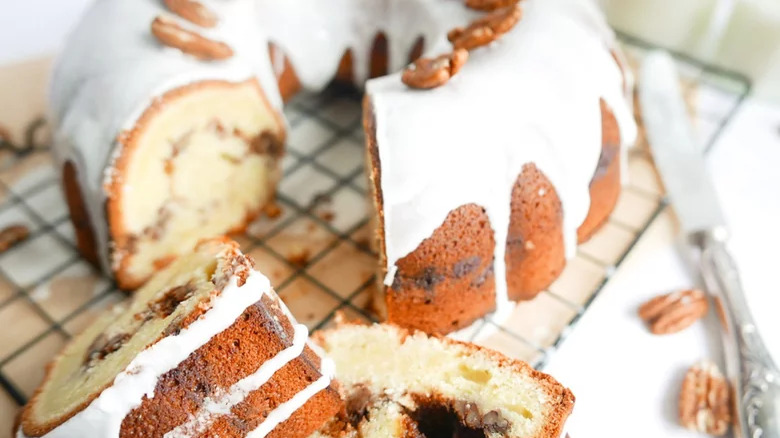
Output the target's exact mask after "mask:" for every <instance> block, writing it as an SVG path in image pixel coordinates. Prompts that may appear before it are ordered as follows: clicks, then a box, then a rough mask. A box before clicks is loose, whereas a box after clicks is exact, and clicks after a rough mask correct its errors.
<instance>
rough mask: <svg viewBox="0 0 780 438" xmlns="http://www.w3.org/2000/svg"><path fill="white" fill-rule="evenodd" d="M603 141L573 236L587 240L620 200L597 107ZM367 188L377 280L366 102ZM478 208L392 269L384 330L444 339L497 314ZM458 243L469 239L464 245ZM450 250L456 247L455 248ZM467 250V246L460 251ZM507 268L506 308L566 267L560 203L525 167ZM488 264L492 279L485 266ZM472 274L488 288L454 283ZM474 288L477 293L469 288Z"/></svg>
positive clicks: (375, 176)
mask: <svg viewBox="0 0 780 438" xmlns="http://www.w3.org/2000/svg"><path fill="white" fill-rule="evenodd" d="M600 109H601V113H602V125H603V129H602V131H603V136H602V137H603V141H602V153H601V159H600V160H599V165H598V167H597V169H596V172H595V173H594V176H593V179H592V181H591V184H590V195H591V199H592V203H591V207H590V209H589V211H588V216H587V218H586V220H585V221H584V222H583V224H582V225H581V226H580V227H579V229H578V237H579V238H580V239H581V241H584V240H587V238H589V237H590V236H591V235H592V234H593V233H595V232H596V231H597V230H598V229H599V227H600V226H601V225H602V224H603V223H604V222H605V221H606V220H607V218H608V217H609V215H610V214H611V212H612V210H613V209H614V207H615V204H616V202H617V197H618V194H619V193H620V184H621V182H620V160H619V154H620V135H619V131H618V126H617V122H616V120H615V118H614V115H612V112H611V111H610V110H609V108H607V106H606V104H605V103H604V101H603V100H602V101H601V104H600ZM363 125H364V130H365V132H366V149H367V152H366V155H367V157H366V159H367V169H368V176H369V180H370V181H369V187H371V189H372V196H373V203H374V207H375V211H376V213H377V215H376V218H375V220H376V222H377V227H376V241H377V245H376V246H377V248H378V251H379V257H380V266H382V271H381V272H380V278H384V275H385V274H386V269H387V260H386V255H385V247H384V239H385V236H384V225H383V223H384V213H383V211H384V210H383V197H382V186H381V180H382V178H381V175H382V169H381V163H380V161H379V150H378V147H377V143H376V120H375V119H374V114H373V109H372V107H371V101H370V99H369V97H368V96H366V97H365V98H364V100H363ZM480 210H482V208H481V207H479V206H476V205H463V206H460V207H458V208H456V209H455V210H453V211H451V212H450V214H449V215H448V216H447V219H446V220H445V221H444V223H442V225H441V226H440V227H439V228H437V229H436V230H435V231H434V232H433V234H432V235H431V237H429V238H428V239H426V240H424V241H423V242H422V243H421V244H420V245H419V246H418V247H417V248H416V249H415V250H414V251H413V252H412V253H410V254H408V255H407V256H405V257H404V258H402V259H401V260H399V261H398V263H397V264H396V266H397V267H398V271H397V274H396V281H394V282H393V285H392V286H390V287H385V286H384V285H382V286H381V287H382V288H383V289H384V303H382V305H377V307H378V308H380V309H384V313H386V315H387V319H388V321H390V322H393V323H396V324H399V325H402V326H405V327H410V328H415V329H420V330H423V331H426V332H429V333H449V332H452V331H454V330H457V329H459V328H463V327H466V326H468V325H469V324H470V323H471V322H473V321H474V320H476V319H477V318H479V317H481V316H484V315H485V314H487V313H489V312H490V311H492V310H493V309H494V307H495V304H494V301H495V287H494V286H495V281H496V280H495V278H494V276H493V272H492V258H493V253H494V245H495V243H494V240H493V233H492V231H491V229H490V223H489V221H488V219H487V215H486V214H484V211H481V212H480ZM461 235H466V236H469V238H468V239H463V238H462V237H460V236H461ZM455 242H459V243H458V244H457V245H455V244H454V243H455ZM464 242H465V244H464ZM506 245H507V250H506V255H505V262H506V266H507V293H508V296H509V298H510V299H512V300H528V299H532V298H534V297H535V296H536V295H538V294H539V293H540V292H541V291H543V290H545V289H546V288H547V287H549V286H550V284H552V282H553V281H555V279H556V278H557V277H558V276H559V275H560V273H561V272H562V271H563V268H564V267H565V265H566V257H565V247H564V241H563V212H562V207H561V202H560V199H559V198H558V195H557V193H556V191H555V188H554V187H553V186H552V184H551V183H550V181H549V180H548V179H547V177H546V176H545V175H544V174H543V173H542V172H541V171H539V170H538V169H537V168H536V166H535V165H533V164H532V163H531V164H527V165H525V166H524V167H523V171H522V172H521V174H520V175H518V177H517V180H516V182H515V186H514V188H513V190H512V199H511V217H510V224H509V232H508V236H507V242H506ZM487 260H491V263H490V271H486V270H485V268H486V261H487ZM475 265H476V266H477V268H476V270H477V272H478V274H481V275H482V276H484V277H485V278H487V280H486V281H484V282H481V281H476V282H474V280H475V278H474V277H473V276H470V277H468V279H469V281H466V280H463V278H462V277H458V276H457V275H455V273H456V271H457V272H462V269H463V266H468V267H471V266H475ZM474 286H477V287H474ZM491 301H492V302H491Z"/></svg>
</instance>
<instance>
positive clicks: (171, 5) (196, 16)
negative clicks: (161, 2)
mask: <svg viewBox="0 0 780 438" xmlns="http://www.w3.org/2000/svg"><path fill="white" fill-rule="evenodd" d="M165 6H167V7H168V10H170V11H171V12H173V13H174V14H176V15H178V16H179V17H181V18H183V19H185V20H187V21H189V22H190V23H193V24H197V25H198V26H201V27H214V26H216V25H217V22H218V21H219V20H218V19H217V16H216V14H214V12H212V11H211V10H210V9H209V8H207V7H205V6H203V4H202V3H200V2H198V1H195V0H165Z"/></svg>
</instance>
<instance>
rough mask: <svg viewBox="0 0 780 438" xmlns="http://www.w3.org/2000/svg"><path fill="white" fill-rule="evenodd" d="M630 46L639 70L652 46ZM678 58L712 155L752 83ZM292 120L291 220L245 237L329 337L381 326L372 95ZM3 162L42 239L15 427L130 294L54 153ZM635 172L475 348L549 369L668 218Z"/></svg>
mask: <svg viewBox="0 0 780 438" xmlns="http://www.w3.org/2000/svg"><path fill="white" fill-rule="evenodd" d="M623 40H624V41H625V42H626V46H627V47H626V49H627V52H628V54H629V57H632V58H634V59H640V58H641V56H642V54H643V53H644V52H645V51H646V50H648V48H650V46H649V45H647V44H644V43H642V42H641V41H637V40H635V39H632V38H630V37H624V38H623ZM677 60H678V61H679V65H680V69H681V72H682V74H683V75H684V77H685V81H684V83H685V84H687V86H686V90H687V92H689V93H691V92H696V94H697V95H698V99H699V102H700V104H699V106H698V108H697V111H696V123H697V125H698V128H699V132H700V134H701V141H702V144H703V145H706V146H707V147H709V146H711V145H712V144H713V143H714V142H715V140H716V139H717V137H718V135H719V133H720V132H721V130H722V129H723V127H724V126H725V125H726V124H727V123H728V121H729V120H730V119H731V117H732V116H733V114H734V113H735V112H736V110H737V109H738V107H739V105H740V104H741V102H742V100H743V99H744V97H745V96H746V95H747V94H748V92H749V88H750V84H749V82H748V81H747V80H746V79H744V78H743V77H741V76H739V75H736V74H733V73H730V72H726V71H723V70H719V69H716V68H714V67H710V66H706V65H702V64H700V63H698V62H696V61H694V60H692V59H688V58H686V57H684V56H681V55H678V56H677ZM702 102H709V103H707V104H702ZM285 115H286V116H287V119H288V121H289V125H290V133H289V137H288V140H289V144H288V154H287V156H286V158H285V159H284V161H283V169H284V178H283V180H282V182H281V184H280V187H279V193H278V202H279V205H280V207H281V208H282V214H281V216H280V217H278V218H276V219H273V220H272V219H269V218H266V217H262V218H260V219H258V220H257V221H255V222H254V223H252V224H251V225H250V226H249V227H248V229H247V230H246V232H245V233H244V234H242V235H239V236H235V237H236V239H237V240H238V241H239V242H240V243H241V245H242V249H243V250H244V251H245V252H246V253H249V254H251V255H252V256H253V257H254V258H255V260H256V261H257V265H258V268H259V269H260V270H261V271H263V272H264V273H265V274H266V275H267V276H269V278H270V279H271V281H272V283H273V284H274V285H275V286H276V290H277V291H278V293H279V295H280V296H281V297H282V298H283V299H284V300H285V302H286V303H287V305H288V306H289V307H290V309H291V311H292V312H293V313H294V314H295V316H296V317H297V318H298V319H299V320H300V321H301V322H303V323H305V324H306V325H307V326H309V328H310V329H312V330H317V329H320V328H322V327H326V326H328V325H329V324H331V323H332V321H333V318H334V315H335V314H336V312H338V311H342V312H345V313H346V314H347V316H348V317H350V318H356V319H365V320H376V317H375V315H373V314H372V313H371V312H370V310H368V307H367V304H368V301H369V297H370V296H371V294H372V293H373V291H374V288H375V287H376V282H375V277H374V275H375V274H374V273H375V265H376V262H375V257H376V255H375V254H374V253H373V252H372V251H371V249H370V248H369V245H368V242H369V239H370V233H371V230H370V229H369V225H368V221H369V219H368V217H369V213H368V210H369V209H368V206H367V204H366V201H365V199H366V194H367V187H366V180H365V176H364V169H363V155H362V154H363V153H362V151H363V146H362V145H363V132H362V128H361V122H360V96H359V94H357V93H356V92H354V91H350V90H345V89H341V88H330V89H328V90H326V91H325V92H324V93H321V94H306V93H303V94H300V95H299V96H297V97H296V98H295V99H294V100H293V101H292V102H290V103H289V104H288V105H287V106H286V108H285ZM0 163H3V164H2V167H0V228H2V227H4V226H6V225H10V224H12V223H22V224H25V225H27V226H28V227H29V228H30V230H31V234H30V237H29V238H28V239H27V240H26V241H25V242H23V243H21V244H20V245H18V246H16V247H15V248H13V249H11V250H9V251H7V252H5V253H3V254H0V324H2V328H0V387H2V389H3V391H0V427H5V426H2V423H3V422H5V421H11V418H12V416H13V411H14V410H15V407H16V406H17V405H22V404H23V403H25V401H26V400H27V398H28V397H29V396H30V395H31V394H32V392H33V391H34V389H35V387H36V386H37V385H38V383H39V382H40V380H41V378H42V376H43V368H44V365H45V363H47V362H48V361H49V360H50V359H51V357H52V356H53V355H54V354H55V353H56V352H57V351H58V350H59V349H60V348H61V347H62V346H63V345H64V343H65V342H66V341H67V340H68V338H70V337H71V336H72V335H73V334H75V333H77V332H79V331H80V330H81V329H83V328H84V327H85V326H86V325H87V324H89V322H90V321H91V320H92V319H93V318H94V317H95V316H96V315H97V314H98V313H99V312H100V311H101V310H103V309H105V308H106V307H108V306H110V305H112V304H114V303H116V302H118V301H120V300H122V299H124V298H125V294H123V293H122V292H120V291H118V290H117V289H116V287H115V285H114V284H113V283H112V282H111V281H110V280H108V279H106V278H104V277H103V276H102V275H101V274H100V273H99V272H97V271H96V270H94V268H92V267H91V266H90V265H89V264H87V263H86V262H84V261H83V260H81V258H80V257H79V256H78V254H77V252H76V248H75V246H74V236H73V231H72V228H71V226H70V222H69V220H68V217H67V209H66V207H65V204H64V202H63V200H62V198H61V196H60V189H59V185H58V183H57V181H56V173H55V171H54V170H53V169H52V167H51V160H50V157H49V153H48V152H47V151H46V150H28V151H26V152H19V151H15V152H12V151H10V150H8V148H5V150H0ZM628 169H629V177H628V184H627V185H626V187H625V188H624V190H623V192H622V195H621V198H620V201H619V204H618V206H617V208H616V210H615V212H614V213H613V215H612V217H611V218H610V220H609V222H608V223H607V224H606V225H605V226H604V227H603V228H602V229H601V231H600V232H599V233H598V234H597V235H596V236H594V238H593V239H591V241H589V242H588V243H586V244H584V245H582V246H580V248H579V249H578V252H577V256H576V257H575V258H574V259H572V260H570V261H569V264H568V266H567V268H566V270H565V272H564V273H563V275H562V276H561V277H560V278H559V280H558V281H556V282H555V283H554V284H553V285H552V286H551V287H550V288H549V290H547V291H545V292H543V293H542V294H541V295H540V296H539V297H537V298H536V299H535V300H533V301H529V302H524V303H520V304H518V305H517V307H516V308H515V311H514V314H513V315H512V317H510V319H509V321H508V322H507V323H505V324H503V325H498V324H496V323H494V322H493V321H492V320H491V319H490V318H489V317H488V318H484V319H483V320H481V321H478V322H477V323H476V324H475V325H473V326H472V327H471V328H470V329H468V331H467V332H466V333H465V336H467V337H468V338H470V339H477V340H478V342H479V343H481V344H483V345H486V346H489V347H492V348H495V349H498V350H500V351H503V352H504V353H507V354H509V355H511V356H514V357H519V358H522V359H525V360H527V361H529V362H531V363H532V364H534V365H535V366H537V367H541V366H543V365H544V363H545V362H546V360H547V358H548V357H549V354H550V353H551V352H552V351H553V350H555V349H556V348H557V347H558V346H559V345H560V344H561V343H562V342H563V341H564V340H565V338H566V334H567V333H568V332H569V331H570V329H571V328H572V327H574V325H575V324H576V322H577V321H578V320H579V319H580V317H581V316H582V315H583V314H584V312H585V311H586V310H587V309H588V307H589V305H590V303H591V302H592V301H593V300H594V299H595V297H596V296H597V295H598V293H599V292H600V291H601V289H602V288H603V287H604V285H605V284H606V283H607V282H608V281H609V279H610V277H611V275H612V274H613V273H614V271H615V270H616V269H617V268H618V267H619V266H620V264H621V262H622V260H623V259H624V258H625V256H626V255H627V254H628V252H629V251H630V250H631V248H632V247H633V246H634V244H635V243H636V242H637V240H638V239H639V238H640V237H641V236H642V234H643V232H644V231H645V230H646V229H647V227H648V226H649V224H650V223H651V222H652V221H653V219H654V218H655V217H656V216H657V215H658V214H659V213H660V212H661V211H662V210H663V208H665V201H664V198H663V191H662V189H661V186H660V184H659V182H658V180H657V178H656V175H655V173H654V168H653V166H652V162H651V160H650V157H649V153H648V150H647V147H646V145H643V144H642V141H641V140H640V144H639V145H638V146H637V147H636V148H634V149H632V150H631V151H630V153H629V167H628ZM6 412H8V413H7V414H6Z"/></svg>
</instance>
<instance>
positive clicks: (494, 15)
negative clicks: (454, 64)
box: [447, 5, 523, 50]
mask: <svg viewBox="0 0 780 438" xmlns="http://www.w3.org/2000/svg"><path fill="white" fill-rule="evenodd" d="M522 16H523V9H522V8H521V7H520V5H514V6H510V7H508V8H503V9H499V10H496V11H493V12H491V13H489V14H487V15H485V16H484V17H482V18H479V19H477V20H474V21H473V22H472V23H471V24H469V25H468V27H466V28H460V27H456V28H455V29H453V30H451V31H450V32H449V33H447V39H448V40H450V42H451V43H452V46H453V47H455V48H456V49H466V50H471V49H474V48H477V47H481V46H484V45H487V44H490V43H491V42H493V41H495V40H497V39H498V38H499V37H500V36H501V35H503V34H505V33H507V32H509V31H510V30H511V29H512V28H513V27H514V26H515V25H516V24H517V22H518V21H520V18H522Z"/></svg>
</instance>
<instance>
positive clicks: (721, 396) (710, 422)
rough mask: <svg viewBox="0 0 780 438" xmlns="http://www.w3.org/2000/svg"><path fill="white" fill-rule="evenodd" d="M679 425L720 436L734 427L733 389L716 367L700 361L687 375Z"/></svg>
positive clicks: (681, 392) (681, 391) (680, 406)
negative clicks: (732, 415)
mask: <svg viewBox="0 0 780 438" xmlns="http://www.w3.org/2000/svg"><path fill="white" fill-rule="evenodd" d="M679 415H680V424H682V425H683V426H685V427H686V428H688V429H691V430H696V431H699V432H702V433H707V434H710V435H715V436H721V435H724V434H725V433H726V432H728V430H729V424H731V390H730V388H729V384H728V381H726V379H725V378H724V377H723V374H721V372H720V370H719V369H718V367H717V365H715V364H714V363H712V362H707V361H705V362H701V363H698V364H696V365H694V366H692V367H691V368H690V369H689V370H688V372H687V373H686V374H685V379H684V380H683V384H682V388H681V390H680V400H679Z"/></svg>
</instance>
